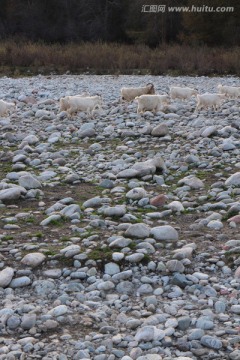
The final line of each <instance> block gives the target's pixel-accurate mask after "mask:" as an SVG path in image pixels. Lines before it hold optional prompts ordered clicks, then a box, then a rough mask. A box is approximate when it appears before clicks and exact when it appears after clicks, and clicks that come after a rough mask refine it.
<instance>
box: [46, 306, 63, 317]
mask: <svg viewBox="0 0 240 360" xmlns="http://www.w3.org/2000/svg"><path fill="white" fill-rule="evenodd" d="M67 313H68V307H67V306H66V305H58V306H56V307H55V308H53V309H51V310H49V311H48V314H49V315H52V316H54V317H58V316H62V315H65V314H67Z"/></svg>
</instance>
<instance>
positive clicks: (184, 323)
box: [177, 316, 191, 330]
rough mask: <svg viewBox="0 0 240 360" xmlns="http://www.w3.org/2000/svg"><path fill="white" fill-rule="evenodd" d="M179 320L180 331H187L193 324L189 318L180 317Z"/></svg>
mask: <svg viewBox="0 0 240 360" xmlns="http://www.w3.org/2000/svg"><path fill="white" fill-rule="evenodd" d="M177 320H178V328H179V330H187V329H188V328H189V326H190V324H191V318H190V317H189V316H180V317H179V318H178V319H177Z"/></svg>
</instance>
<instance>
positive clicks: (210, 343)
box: [201, 335, 222, 350]
mask: <svg viewBox="0 0 240 360" xmlns="http://www.w3.org/2000/svg"><path fill="white" fill-rule="evenodd" d="M201 344H202V345H204V346H207V347H208V348H210V349H215V350H219V349H221V348H222V342H221V340H219V339H218V338H216V337H214V336H210V335H204V336H203V337H202V338H201Z"/></svg>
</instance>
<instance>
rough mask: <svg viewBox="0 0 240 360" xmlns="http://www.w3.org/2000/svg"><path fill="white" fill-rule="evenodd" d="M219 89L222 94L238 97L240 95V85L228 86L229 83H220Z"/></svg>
mask: <svg viewBox="0 0 240 360" xmlns="http://www.w3.org/2000/svg"><path fill="white" fill-rule="evenodd" d="M217 88H218V91H219V93H220V94H225V95H226V96H229V97H230V98H236V97H239V96H240V87H237V86H227V85H221V84H220V85H218V87H217Z"/></svg>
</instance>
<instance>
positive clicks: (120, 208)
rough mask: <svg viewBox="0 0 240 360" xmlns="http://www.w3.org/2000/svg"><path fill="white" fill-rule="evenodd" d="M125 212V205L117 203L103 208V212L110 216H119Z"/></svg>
mask: <svg viewBox="0 0 240 360" xmlns="http://www.w3.org/2000/svg"><path fill="white" fill-rule="evenodd" d="M126 212H127V210H126V207H125V205H117V206H113V207H107V208H106V209H104V211H103V214H104V215H105V216H110V217H115V216H116V217H121V216H123V215H125V214H126Z"/></svg>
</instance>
